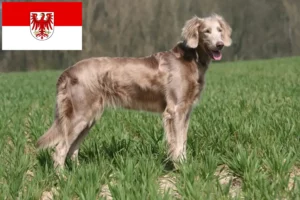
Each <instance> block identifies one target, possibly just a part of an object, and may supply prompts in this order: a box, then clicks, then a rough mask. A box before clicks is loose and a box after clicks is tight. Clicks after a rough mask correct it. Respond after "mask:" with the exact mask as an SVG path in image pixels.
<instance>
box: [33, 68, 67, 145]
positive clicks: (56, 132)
mask: <svg viewBox="0 0 300 200" xmlns="http://www.w3.org/2000/svg"><path fill="white" fill-rule="evenodd" d="M68 85H69V77H68V74H67V73H66V72H65V73H63V74H62V75H61V76H60V77H59V79H58V81H57V95H56V110H55V121H54V123H53V125H52V126H51V127H50V128H49V130H48V131H47V132H46V133H45V134H44V135H43V136H41V137H40V138H39V140H38V141H37V144H36V146H37V147H38V148H40V149H41V148H48V147H53V146H55V145H57V144H58V143H59V141H60V140H64V139H65V137H66V136H67V134H68V133H67V127H68V125H69V116H70V115H72V113H73V106H72V101H71V98H70V95H69V93H68Z"/></svg>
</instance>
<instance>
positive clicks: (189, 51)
mask: <svg viewBox="0 0 300 200" xmlns="http://www.w3.org/2000/svg"><path fill="white" fill-rule="evenodd" d="M172 51H173V52H174V53H175V55H177V57H182V58H183V59H185V60H187V61H192V60H194V61H195V62H196V63H197V65H198V67H199V68H208V65H209V64H210V62H211V58H210V57H209V56H208V55H207V53H206V52H205V50H204V47H202V46H200V45H199V46H198V47H197V48H196V49H193V48H190V47H188V46H187V45H186V43H185V42H179V43H178V44H177V45H176V46H175V47H174V48H173V49H172Z"/></svg>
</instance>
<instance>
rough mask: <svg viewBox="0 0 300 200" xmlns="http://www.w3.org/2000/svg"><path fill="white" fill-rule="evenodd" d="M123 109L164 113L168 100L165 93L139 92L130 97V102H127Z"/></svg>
mask: <svg viewBox="0 0 300 200" xmlns="http://www.w3.org/2000/svg"><path fill="white" fill-rule="evenodd" d="M123 107H124V108H126V109H131V110H144V111H150V112H159V113H162V112H163V111H164V110H165V108H166V100H165V96H164V94H163V92H159V91H149V90H148V91H142V90H138V91H136V92H135V93H134V94H132V95H131V96H130V100H129V101H127V102H125V103H124V105H123Z"/></svg>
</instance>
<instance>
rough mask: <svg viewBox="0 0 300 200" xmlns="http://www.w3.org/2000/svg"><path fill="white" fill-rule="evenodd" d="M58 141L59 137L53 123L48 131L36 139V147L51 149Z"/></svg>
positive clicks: (55, 125)
mask: <svg viewBox="0 0 300 200" xmlns="http://www.w3.org/2000/svg"><path fill="white" fill-rule="evenodd" d="M60 139H61V137H60V134H59V131H58V127H57V122H56V121H55V122H54V123H53V124H52V126H51V127H50V128H49V129H48V131H47V132H46V133H45V134H44V135H43V136H42V137H40V138H39V139H38V141H37V144H36V146H37V147H38V148H39V149H44V148H48V147H53V146H55V145H56V144H57V143H58V142H59V140H60Z"/></svg>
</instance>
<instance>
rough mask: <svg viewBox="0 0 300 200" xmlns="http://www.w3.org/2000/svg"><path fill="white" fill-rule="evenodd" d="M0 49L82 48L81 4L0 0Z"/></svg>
mask: <svg viewBox="0 0 300 200" xmlns="http://www.w3.org/2000/svg"><path fill="white" fill-rule="evenodd" d="M2 50H82V3H81V2H2Z"/></svg>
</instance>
